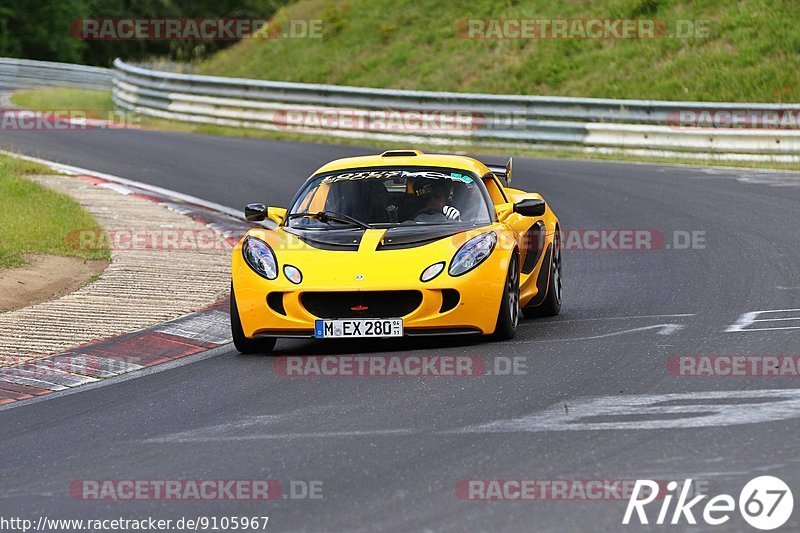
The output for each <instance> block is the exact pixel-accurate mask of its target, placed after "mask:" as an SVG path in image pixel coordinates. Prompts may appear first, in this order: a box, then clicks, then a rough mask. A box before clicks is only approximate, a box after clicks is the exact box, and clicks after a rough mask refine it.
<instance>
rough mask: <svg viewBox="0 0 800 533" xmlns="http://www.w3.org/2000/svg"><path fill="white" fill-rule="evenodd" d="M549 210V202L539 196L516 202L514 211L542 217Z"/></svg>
mask: <svg viewBox="0 0 800 533" xmlns="http://www.w3.org/2000/svg"><path fill="white" fill-rule="evenodd" d="M546 210H547V204H546V203H544V200H540V199H539V198H529V199H527V200H522V201H521V202H517V203H516V204H514V212H515V213H518V214H520V215H522V216H524V217H540V216H542V215H544V212H545V211H546Z"/></svg>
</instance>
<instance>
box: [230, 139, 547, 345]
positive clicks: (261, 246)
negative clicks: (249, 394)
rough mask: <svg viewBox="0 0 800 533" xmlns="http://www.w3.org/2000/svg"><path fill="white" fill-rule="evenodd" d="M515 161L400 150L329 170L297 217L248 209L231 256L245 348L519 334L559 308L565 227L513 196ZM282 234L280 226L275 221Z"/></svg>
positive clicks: (235, 329)
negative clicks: (308, 341) (300, 341)
mask: <svg viewBox="0 0 800 533" xmlns="http://www.w3.org/2000/svg"><path fill="white" fill-rule="evenodd" d="M510 181H511V160H509V162H508V165H506V166H505V167H495V166H487V165H485V164H483V163H481V162H480V161H478V160H476V159H472V158H470V157H463V156H456V155H431V154H423V153H422V152H420V151H417V150H391V151H388V152H384V153H383V154H381V155H375V156H366V157H351V158H347V159H339V160H336V161H333V162H331V163H328V164H327V165H325V166H323V167H322V168H320V169H319V170H317V171H316V172H315V173H314V174H313V175H312V176H311V177H310V178H309V179H308V180H307V181H306V182H305V184H304V185H303V186H302V187H301V188H300V190H299V192H298V193H297V194H296V195H295V197H294V199H293V200H292V202H291V204H290V206H289V208H288V209H281V208H276V207H269V208H267V207H265V206H264V205H263V204H250V205H248V206H247V208H246V217H247V219H248V220H251V221H265V220H267V219H270V220H271V221H273V222H274V223H275V224H277V227H274V228H268V227H266V226H265V227H258V228H254V229H251V230H249V231H248V232H247V234H246V235H245V236H244V237H243V238H242V240H241V241H239V243H238V244H237V245H236V247H235V249H234V250H233V268H232V278H233V279H232V283H231V329H232V333H233V342H234V344H235V346H236V348H237V349H238V350H239V351H240V352H245V353H253V352H270V351H272V349H273V348H274V347H275V340H276V339H277V338H279V337H294V338H317V339H331V338H336V339H339V338H361V337H401V336H413V335H448V334H450V335H455V334H457V335H466V334H476V335H493V336H494V337H495V338H497V339H510V338H512V337H514V334H515V332H516V329H517V323H518V321H519V315H520V311H522V313H523V314H524V315H525V316H536V315H539V316H542V315H544V316H546V315H557V314H558V313H559V311H560V309H561V248H560V230H559V222H558V219H557V218H556V216H555V214H554V213H553V211H552V209H551V208H550V206H549V205H548V204H546V203H545V202H544V200H543V199H542V197H541V196H540V195H538V194H535V193H526V192H524V191H520V190H517V189H512V188H510V187H509V186H508V185H509V183H510ZM273 226H274V224H273Z"/></svg>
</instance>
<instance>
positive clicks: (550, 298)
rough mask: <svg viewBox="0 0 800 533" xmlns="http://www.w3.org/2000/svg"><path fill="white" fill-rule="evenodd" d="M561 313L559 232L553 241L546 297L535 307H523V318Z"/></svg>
mask: <svg viewBox="0 0 800 533" xmlns="http://www.w3.org/2000/svg"><path fill="white" fill-rule="evenodd" d="M559 313H561V231H557V232H556V238H555V239H554V240H553V259H552V260H551V261H550V279H549V281H548V282H547V295H546V296H545V297H544V301H542V303H541V304H540V305H537V306H536V307H523V308H522V314H523V315H524V316H525V318H541V317H545V316H556V315H558V314H559Z"/></svg>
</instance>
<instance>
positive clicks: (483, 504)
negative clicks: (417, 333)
mask: <svg viewBox="0 0 800 533" xmlns="http://www.w3.org/2000/svg"><path fill="white" fill-rule="evenodd" d="M0 147H1V148H4V149H14V150H19V151H21V152H24V153H26V154H29V155H34V156H39V157H43V158H47V159H51V160H56V161H59V162H63V163H69V164H73V165H78V166H82V167H85V168H90V169H93V170H97V171H102V172H107V173H113V174H116V175H119V176H123V177H126V178H130V179H135V180H139V181H143V182H146V183H151V184H156V185H159V186H162V187H166V188H170V189H174V190H177V191H180V192H184V193H188V194H192V195H195V196H198V197H201V198H203V199H207V200H210V201H214V202H217V203H220V204H223V205H226V206H231V207H235V208H240V207H243V205H244V204H245V203H246V202H248V201H264V202H265V203H268V204H272V205H284V204H286V202H287V201H288V200H289V198H290V197H291V195H292V194H293V193H294V191H295V190H296V188H297V186H298V185H299V184H300V183H301V182H302V180H304V179H305V177H307V176H308V175H309V173H310V172H312V171H313V170H314V169H315V168H316V167H318V166H320V165H321V164H322V163H324V162H326V161H328V160H330V159H333V158H336V157H342V156H349V155H356V154H365V153H372V152H374V151H375V150H374V149H369V148H357V147H340V146H325V145H318V144H305V143H296V142H282V141H268V140H250V139H239V138H225V137H212V136H200V135H189V134H180V133H166V132H152V131H131V130H117V131H86V132H80V131H73V132H61V131H59V132H3V133H0ZM505 157H506V155H505V154H498V155H497V156H496V157H492V158H486V159H488V160H489V161H491V162H497V163H500V162H504V161H505ZM515 185H516V186H518V187H520V188H524V189H529V190H537V191H539V192H541V193H542V194H543V195H544V197H545V199H547V200H548V201H549V202H550V203H551V204H552V206H553V207H554V209H555V210H556V213H557V214H558V215H559V217H560V219H561V222H562V225H563V227H564V228H565V229H568V230H590V231H591V230H615V229H616V230H620V229H625V230H645V231H648V232H651V233H649V234H650V235H663V236H664V239H665V240H664V242H663V244H664V246H658V247H659V248H661V249H657V250H640V251H631V250H614V249H608V250H603V251H597V250H581V249H579V247H575V248H573V249H569V250H567V251H565V252H564V261H565V265H564V268H565V271H564V283H565V285H564V287H565V288H564V302H565V303H564V308H563V312H562V314H561V316H559V317H557V318H554V319H544V320H525V321H524V322H523V323H522V324H521V326H520V328H519V331H518V335H517V339H516V340H515V341H512V342H506V343H488V342H487V343H480V342H465V341H452V340H450V341H447V340H435V341H425V342H420V341H418V340H415V341H414V342H413V343H412V342H411V341H404V342H402V343H396V342H392V343H385V342H384V343H381V342H369V343H350V344H336V343H331V344H315V343H310V342H301V341H285V340H281V341H279V342H278V346H277V349H278V351H279V352H280V353H282V354H304V355H308V354H320V353H337V354H364V353H375V354H378V353H385V352H387V351H389V350H391V353H392V354H412V353H413V354H417V355H472V356H480V357H483V358H485V360H486V361H487V364H488V366H489V368H490V369H492V368H494V365H495V361H498V360H499V361H508V360H509V358H514V357H517V358H521V359H518V361H523V362H524V363H525V365H526V371H525V372H519V373H518V375H487V376H480V377H465V378H456V377H451V378H385V377H357V378H355V377H351V378H338V377H326V378H310V377H292V378H290V377H284V376H280V375H277V374H276V372H275V371H274V370H273V358H271V357H265V356H243V355H238V354H237V353H236V352H235V351H233V350H231V349H220V350H218V351H217V352H215V353H214V354H213V356H211V357H196V358H189V359H186V360H183V363H184V364H182V365H180V366H177V367H175V368H170V369H166V370H163V371H160V372H154V373H150V374H143V375H141V376H140V377H135V378H133V379H127V380H121V381H119V382H112V383H108V384H107V385H106V386H102V387H96V388H86V389H84V390H81V391H79V392H77V393H73V394H69V395H64V396H61V397H54V398H52V399H47V400H45V401H39V402H35V403H30V404H27V405H21V406H17V407H13V408H10V409H6V410H3V411H0V428H2V431H0V457H2V460H3V468H2V477H1V478H0V514H2V515H6V516H10V515H13V516H23V517H26V516H29V517H31V518H35V517H37V516H39V515H45V516H47V517H49V518H116V517H120V516H121V517H125V518H144V517H147V516H153V517H156V518H180V517H182V516H185V517H197V516H220V517H221V516H229V517H230V516H265V515H268V516H269V517H270V522H269V525H270V527H269V529H268V530H269V531H321V530H327V531H534V530H535V531H542V530H554V531H576V530H579V529H580V530H610V531H618V530H627V529H630V530H635V529H637V528H636V527H633V526H629V527H628V528H623V527H622V526H621V525H620V524H621V521H622V517H623V514H624V511H625V507H626V501H624V500H613V499H612V500H606V501H578V500H568V501H494V502H489V501H462V500H461V499H460V498H459V496H458V495H457V493H456V485H457V484H458V483H459V481H462V480H473V479H506V480H508V479H537V480H590V479H593V480H626V479H637V478H651V479H658V480H684V479H687V478H693V479H694V480H699V481H702V482H704V483H705V484H706V486H707V487H708V490H709V492H710V493H711V494H712V495H716V494H721V493H727V494H732V495H733V496H734V498H738V495H739V492H740V490H741V489H742V487H743V486H744V484H745V483H746V482H747V481H749V480H750V479H751V478H753V477H756V476H759V475H776V476H779V477H780V478H782V479H783V480H784V481H785V482H786V483H787V484H788V485H789V486H790V487H793V488H794V490H795V494H800V493H798V492H797V491H798V489H800V438H798V437H800V418H798V417H800V407H799V406H798V405H797V402H798V401H800V400H798V398H800V396H798V389H800V387H798V384H800V378H798V377H789V376H784V377H688V376H676V375H672V374H670V373H669V372H668V371H667V364H666V362H667V360H668V358H669V357H671V356H675V355H700V354H712V355H733V354H760V355H764V354H777V355H793V354H794V355H796V354H798V353H799V350H798V338H800V329H788V328H793V327H797V326H800V319H795V320H792V318H793V317H800V311H785V310H792V309H797V308H800V269H799V268H798V265H800V249H798V228H800V174H796V173H775V172H768V171H764V172H748V171H742V170H735V169H730V170H719V169H701V168H691V167H670V166H666V165H638V164H619V163H610V162H594V161H591V162H590V161H568V160H549V159H543V160H537V159H529V158H515ZM676 232H678V233H677V234H676ZM687 232H688V234H690V235H691V232H701V233H695V235H696V236H697V237H702V238H703V239H704V240H702V241H698V240H696V242H695V246H694V247H691V249H675V248H676V244H678V245H679V246H678V248H681V247H682V246H680V245H682V244H683V240H684V237H685V236H686V235H687ZM702 232H704V233H702ZM581 235H586V233H583V234H581ZM675 235H678V237H675ZM676 238H677V239H678V241H679V242H677V243H676V241H675V239H676ZM667 246H669V248H667ZM767 310H784V311H782V312H780V313H772V314H766V315H759V318H760V319H766V318H770V319H777V318H781V319H784V320H770V321H767V322H756V323H752V324H749V325H744V326H742V327H741V328H739V329H742V331H726V329H728V328H730V327H731V326H732V325H734V324H736V323H737V321H739V319H740V317H741V316H742V315H743V314H745V313H748V312H754V311H767ZM785 319H789V320H785ZM732 329H736V328H732ZM754 330H757V331H754ZM776 389H780V390H777V391H775V390H776ZM783 390H785V392H783ZM713 391H723V392H721V393H718V394H710V393H711V392H713ZM765 391H767V392H765ZM769 391H772V392H769ZM666 394H678V396H666V397H664V396H662V395H666ZM629 400H632V402H631V401H629ZM626 406H627V407H626ZM675 406H678V407H680V408H674V407H675ZM670 407H672V409H670ZM509 421H512V422H509ZM253 478H259V479H263V478H269V479H275V480H279V481H280V482H281V484H282V485H283V486H284V490H285V491H286V487H287V486H288V484H289V481H292V480H294V481H298V480H299V481H303V480H305V481H321V482H322V487H323V488H322V496H323V497H322V499H314V500H307V499H303V500H293V499H278V500H276V501H272V502H269V503H266V504H265V503H264V502H243V501H218V502H194V501H182V502H175V501H156V502H152V501H151V502H110V501H103V502H97V501H80V500H77V499H74V498H72V497H70V495H69V492H68V487H69V485H70V483H72V482H73V481H75V480H82V479H158V480H164V479H253ZM654 505H655V504H654ZM657 509H658V508H657V507H651V508H648V510H649V511H650V513H649V516H650V518H651V520H654V519H655V516H656V514H657ZM701 513H702V511H700V514H701ZM695 515H696V517H697V518H698V519H699V518H700V517H699V516H697V515H698V513H697V512H695ZM798 517H800V513H798V512H795V513H794V516H793V517H792V519H791V520H790V522H789V523H788V524H787V525H786V526H785V527H786V528H787V529H795V530H796V529H798V528H800V518H798ZM746 527H747V524H746V523H745V522H744V521H743V519H742V518H741V516H739V515H738V514H734V515H733V517H732V519H731V521H730V522H729V523H728V524H726V525H725V526H722V527H719V528H716V529H718V530H719V529H734V530H743V529H744V528H746ZM686 528H687V526H686V523H685V522H683V523H682V525H681V526H679V529H681V530H684V529H686ZM706 529H714V528H708V527H707V528H706Z"/></svg>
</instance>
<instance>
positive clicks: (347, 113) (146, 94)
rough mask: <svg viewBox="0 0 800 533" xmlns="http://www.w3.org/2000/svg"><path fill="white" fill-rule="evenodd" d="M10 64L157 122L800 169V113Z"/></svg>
mask: <svg viewBox="0 0 800 533" xmlns="http://www.w3.org/2000/svg"><path fill="white" fill-rule="evenodd" d="M114 67H115V69H114V70H110V69H101V68H96V67H85V66H80V65H70V64H65V63H49V62H42V61H28V60H18V59H2V58H0V85H3V84H4V82H5V84H7V85H13V86H23V85H78V86H83V87H93V88H102V87H112V89H113V98H114V102H115V104H116V105H117V107H119V108H121V109H124V110H127V111H131V112H135V113H139V114H142V115H148V116H152V117H158V118H164V119H170V120H179V121H184V122H194V123H204V124H215V125H219V126H229V127H234V128H254V129H264V130H274V131H288V132H296V133H303V134H319V135H325V136H338V137H349V138H356V139H377V140H384V141H399V142H406V143H408V144H415V143H426V144H441V145H456V146H467V147H468V146H473V145H480V146H488V147H510V148H515V147H529V148H538V149H564V148H568V149H571V150H575V149H577V150H580V151H583V152H601V153H631V154H642V155H660V156H666V157H681V158H718V159H731V160H752V161H758V160H772V161H785V162H800V104H759V103H756V104H741V103H724V102H720V103H715V102H669V101H647V100H612V99H602V98H567V97H550V96H517V95H491V94H469V93H452V92H428V91H403V90H395V89H373V88H362V87H343V86H336V85H320V84H307V83H291V82H276V81H261V80H250V79H241V78H223V77H216V76H199V75H193V74H185V73H179V72H164V71H161V70H153V69H151V68H143V67H141V66H136V65H131V64H128V63H125V62H124V61H122V60H120V59H117V60H116V61H115V62H114Z"/></svg>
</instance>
